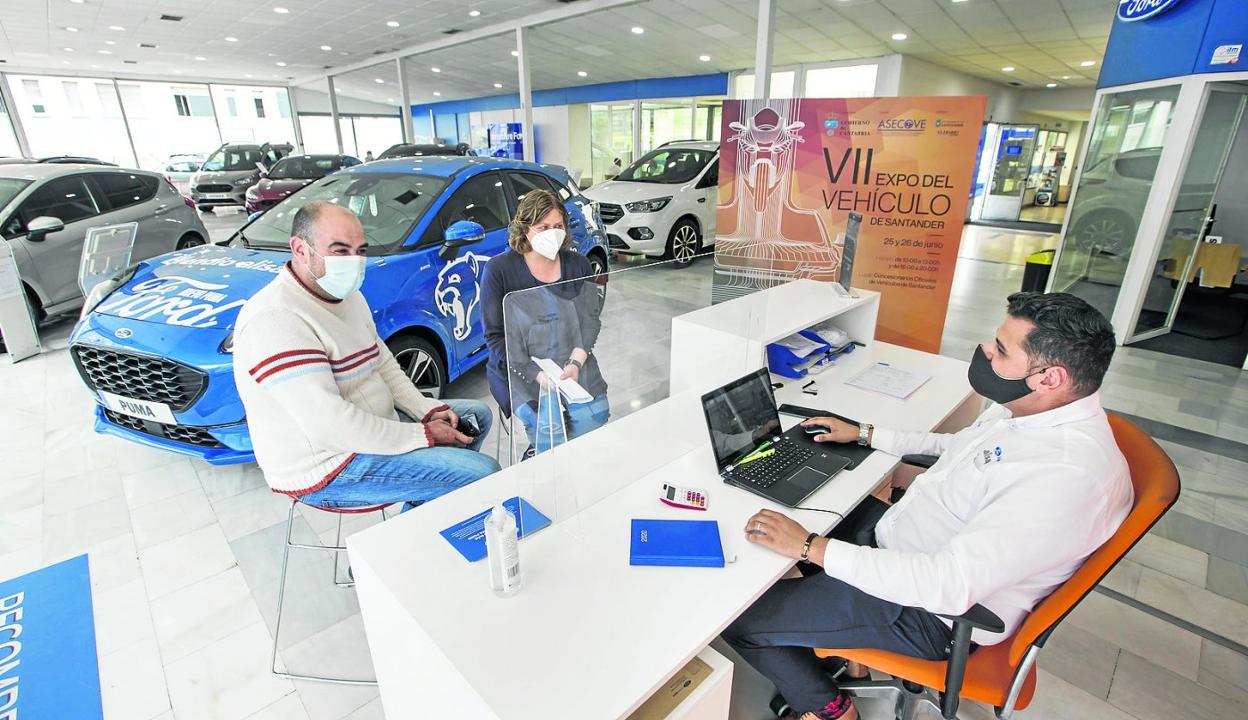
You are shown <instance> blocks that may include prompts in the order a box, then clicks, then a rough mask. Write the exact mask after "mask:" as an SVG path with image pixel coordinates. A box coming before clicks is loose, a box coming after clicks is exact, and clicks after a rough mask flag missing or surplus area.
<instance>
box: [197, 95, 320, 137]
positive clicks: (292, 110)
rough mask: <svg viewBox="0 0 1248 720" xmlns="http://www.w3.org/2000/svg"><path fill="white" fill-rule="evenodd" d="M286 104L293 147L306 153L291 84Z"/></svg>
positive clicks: (214, 117)
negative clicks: (293, 136)
mask: <svg viewBox="0 0 1248 720" xmlns="http://www.w3.org/2000/svg"><path fill="white" fill-rule="evenodd" d="M286 104H287V105H289V106H290V121H291V123H292V126H293V127H294V129H295V149H296V150H298V151H299V152H300V153H306V152H307V151H308V150H307V148H305V147H304V146H303V128H302V127H300V125H299V103H298V102H297V101H296V100H295V87H294V86H293V85H287V86H286ZM213 105H214V108H213V111H212V118H213V119H214V120H216V118H217V111H216V108H215V105H216V103H213ZM220 130H221V128H220V125H218V126H217V131H218V132H220Z"/></svg>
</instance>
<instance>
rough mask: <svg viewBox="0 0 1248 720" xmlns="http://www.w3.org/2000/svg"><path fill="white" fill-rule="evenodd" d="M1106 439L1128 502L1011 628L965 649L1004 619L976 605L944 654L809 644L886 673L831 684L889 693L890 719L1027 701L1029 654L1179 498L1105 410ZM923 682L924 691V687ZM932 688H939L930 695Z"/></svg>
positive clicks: (1172, 475)
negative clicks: (1118, 518) (1125, 481)
mask: <svg viewBox="0 0 1248 720" xmlns="http://www.w3.org/2000/svg"><path fill="white" fill-rule="evenodd" d="M1109 425H1110V427H1111V428H1112V429H1113V432H1114V440H1115V441H1116V442H1117V443H1118V448H1119V449H1120V450H1121V451H1122V454H1123V455H1124V456H1125V457H1126V459H1127V465H1128V466H1129V468H1130V472H1131V484H1132V485H1133V486H1134V487H1135V501H1134V504H1133V506H1132V508H1131V512H1130V513H1129V514H1128V515H1127V517H1126V519H1125V520H1123V522H1122V526H1121V527H1119V528H1118V531H1117V532H1115V533H1114V534H1113V536H1112V537H1110V538H1109V540H1107V541H1106V542H1105V544H1104V545H1102V546H1101V547H1100V548H1099V549H1098V550H1097V551H1096V552H1094V553H1092V555H1090V556H1089V557H1088V559H1087V561H1086V562H1084V564H1083V566H1082V567H1080V568H1079V569H1078V570H1077V571H1075V574H1074V575H1072V576H1071V577H1070V579H1069V580H1067V581H1066V582H1065V583H1063V584H1062V585H1061V586H1060V587H1058V588H1057V590H1055V591H1053V594H1052V595H1049V596H1048V597H1047V598H1045V599H1044V600H1042V601H1041V602H1040V604H1039V605H1037V606H1036V608H1035V609H1034V610H1032V611H1031V613H1030V615H1028V616H1027V619H1026V620H1024V621H1023V624H1022V625H1021V626H1020V627H1019V628H1018V630H1016V631H1015V632H1014V634H1013V635H1012V636H1010V637H1008V638H1006V639H1005V640H1003V641H1002V642H1000V643H998V644H996V645H989V646H986V647H981V648H978V649H976V650H975V651H974V652H971V651H970V642H971V630H973V629H975V628H984V629H986V630H988V631H990V632H1002V631H1003V630H1004V627H1005V626H1004V623H1002V621H1001V619H1000V618H998V617H997V616H996V615H995V614H993V613H992V611H990V610H988V609H987V608H985V607H983V606H981V605H976V606H974V607H972V608H971V609H970V610H968V611H967V612H966V613H964V614H963V615H960V616H957V617H953V616H943V617H947V618H948V619H950V620H952V621H953V647H952V650H951V651H950V657H949V659H948V660H921V659H918V658H913V657H909V656H907V655H899V654H897V653H891V652H885V651H883V650H871V649H856V650H816V651H815V654H816V655H818V656H819V657H821V658H827V657H833V656H836V657H843V658H847V659H849V660H851V661H854V662H858V663H861V664H863V665H866V666H869V667H871V668H874V669H876V670H879V671H881V672H884V673H888V674H889V675H892V676H893V679H891V680H880V681H873V680H848V681H845V682H842V683H839V685H840V687H841V689H843V690H845V691H846V692H848V693H850V694H851V695H861V696H866V697H869V696H881V695H883V696H895V697H896V698H897V705H896V717H897V719H898V720H911V718H912V717H913V716H914V713H915V710H916V709H917V706H918V705H919V704H920V703H926V704H930V705H931V706H933V707H935V708H937V709H939V710H940V713H941V715H942V716H944V717H945V718H947V720H953V719H954V718H956V717H957V713H958V702H959V700H960V698H962V697H966V698H970V699H971V700H976V701H978V702H982V703H986V704H988V705H992V706H993V707H995V708H996V715H997V717H998V718H1002V719H1004V718H1008V717H1010V715H1011V713H1013V712H1014V710H1015V709H1016V708H1017V709H1021V708H1025V707H1027V705H1028V704H1029V703H1030V702H1031V698H1032V695H1034V694H1035V691H1036V656H1037V655H1038V654H1039V652H1040V648H1042V647H1044V643H1045V641H1047V640H1048V639H1049V636H1050V635H1052V634H1053V630H1054V629H1056V628H1057V624H1058V623H1060V622H1061V621H1062V620H1063V619H1065V617H1066V616H1067V615H1068V614H1070V611H1071V610H1073V609H1074V607H1075V606H1076V605H1078V604H1079V602H1080V601H1081V600H1083V598H1084V597H1085V596H1086V595H1087V594H1088V593H1090V592H1092V588H1094V587H1096V585H1097V583H1099V582H1100V581H1101V579H1102V578H1104V577H1105V576H1106V575H1107V574H1109V571H1110V570H1112V569H1113V567H1114V566H1115V565H1117V564H1118V561H1119V560H1121V559H1122V557H1123V556H1124V555H1126V554H1127V552H1128V551H1129V550H1130V549H1131V548H1132V547H1134V546H1135V544H1136V543H1137V542H1138V541H1139V539H1140V538H1141V537H1143V536H1144V533H1146V532H1148V530H1149V528H1151V527H1152V526H1153V524H1154V523H1156V522H1157V520H1159V519H1160V518H1161V516H1162V515H1164V514H1165V513H1166V511H1167V510H1169V509H1170V506H1171V505H1173V504H1174V502H1175V500H1177V499H1178V497H1179V475H1178V471H1176V470H1175V467H1174V463H1172V462H1171V461H1170V458H1169V457H1167V456H1166V453H1165V452H1164V451H1162V449H1161V447H1159V446H1158V445H1157V443H1155V442H1153V439H1152V438H1150V437H1149V436H1148V435H1146V434H1144V431H1142V430H1140V429H1139V428H1138V427H1136V426H1135V425H1132V424H1131V423H1130V422H1128V421H1127V420H1124V419H1123V418H1121V417H1118V416H1116V415H1110V416H1109ZM929 688H930V689H929ZM933 690H935V691H937V692H939V693H940V699H939V701H937V699H936V696H935V695H934V694H933V692H932V691H933Z"/></svg>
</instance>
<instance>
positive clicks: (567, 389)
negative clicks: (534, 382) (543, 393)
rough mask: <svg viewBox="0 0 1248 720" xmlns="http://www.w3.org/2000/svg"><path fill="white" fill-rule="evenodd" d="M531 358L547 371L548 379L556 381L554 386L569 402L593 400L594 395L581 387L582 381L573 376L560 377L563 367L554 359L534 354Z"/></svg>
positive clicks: (575, 403) (576, 403)
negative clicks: (574, 378) (536, 356)
mask: <svg viewBox="0 0 1248 720" xmlns="http://www.w3.org/2000/svg"><path fill="white" fill-rule="evenodd" d="M529 359H530V360H532V361H533V362H534V363H536V364H537V366H538V367H539V368H541V369H542V372H544V373H546V379H547V380H549V381H550V382H552V383H554V386H555V387H556V388H558V389H559V394H560V395H563V398H564V399H565V400H567V401H568V402H570V403H572V404H573V405H580V404H584V403H587V402H592V401H593V399H594V396H593V395H590V394H589V391H587V390H586V389H585V388H583V387H581V384H580V383H578V382H577V381H575V380H573V379H572V378H561V377H560V376H561V375H562V374H563V368H561V367H559V366H558V365H556V364H555V361H554V360H551V359H550V358H535V357H532V356H530V357H529Z"/></svg>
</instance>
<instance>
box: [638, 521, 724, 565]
mask: <svg viewBox="0 0 1248 720" xmlns="http://www.w3.org/2000/svg"><path fill="white" fill-rule="evenodd" d="M631 532H632V539H631V541H630V543H629V551H628V564H629V565H663V566H669V567H723V566H724V547H723V545H722V544H720V541H719V523H718V522H716V521H714V520H633V524H632V531H631Z"/></svg>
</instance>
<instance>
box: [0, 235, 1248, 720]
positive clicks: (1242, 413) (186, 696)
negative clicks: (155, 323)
mask: <svg viewBox="0 0 1248 720" xmlns="http://www.w3.org/2000/svg"><path fill="white" fill-rule="evenodd" d="M237 222H238V216H231V215H228V214H226V215H225V216H223V217H220V218H210V219H209V223H210V227H211V228H213V230H214V235H220V234H222V233H226V232H228V230H229V228H231V227H232V226H233V225H234V224H236V223H237ZM1053 244H1054V240H1053V237H1052V236H1051V235H1044V234H1032V233H1017V232H1013V231H1002V230H996V229H992V228H984V227H973V228H970V229H968V231H967V235H966V238H965V240H964V243H963V247H962V258H961V260H960V261H959V265H958V269H957V274H956V276H955V280H954V287H953V294H952V298H951V303H950V312H949V318H948V322H947V325H946V327H945V334H944V343H943V346H942V352H944V353H945V354H948V355H952V356H955V357H961V358H965V357H968V356H969V354H970V351H971V348H972V347H973V345H974V344H975V343H976V342H979V341H980V340H982V339H983V338H984V336H985V335H986V334H988V333H989V332H990V331H991V330H992V328H994V327H995V326H996V324H997V323H998V322H999V321H1000V319H1001V317H1002V315H1003V312H1004V303H1003V300H1004V297H1005V295H1006V294H1008V293H1009V292H1010V291H1011V290H1013V289H1015V288H1017V287H1018V286H1019V283H1020V281H1021V277H1022V267H1021V258H1022V257H1024V256H1025V255H1026V254H1027V253H1028V252H1031V251H1034V250H1035V249H1040V248H1044V247H1052V246H1053ZM629 267H631V266H629ZM709 277H710V263H709V262H707V261H705V260H703V261H700V262H699V263H698V264H696V265H695V266H694V267H692V268H690V269H688V270H673V269H671V268H638V269H636V270H634V271H633V272H632V274H630V276H629V279H628V280H627V281H622V282H620V283H617V284H614V285H613V286H612V287H613V288H614V290H613V292H617V293H618V294H619V295H620V296H621V297H624V296H627V297H630V298H636V299H638V301H639V302H640V299H642V298H648V299H649V303H650V304H649V305H647V306H646V311H647V312H650V313H653V314H655V315H661V314H662V313H664V312H666V313H669V314H679V312H683V310H682V308H687V307H692V306H694V305H696V304H698V303H701V302H705V300H704V299H702V298H704V297H707V296H708V295H709ZM691 299H692V300H691ZM69 327H70V323H68V322H63V323H59V324H56V325H53V326H52V327H49V328H46V329H45V330H46V339H47V344H48V350H47V352H45V353H44V354H43V355H41V356H39V357H37V358H33V359H30V360H27V361H24V362H21V363H18V364H14V365H10V364H8V362H7V359H0V408H2V409H0V457H3V458H4V464H5V470H6V473H5V475H6V477H5V481H4V482H3V484H0V580H4V579H8V578H11V577H13V576H16V575H19V574H21V573H24V572H27V571H29V570H33V569H36V568H38V567H41V566H43V565H46V564H48V563H51V562H55V561H57V560H61V559H64V558H67V557H72V556H74V555H77V554H79V553H83V552H86V553H88V554H89V556H90V565H91V573H92V585H93V589H94V599H95V613H96V628H97V635H98V637H97V642H98V651H99V658H100V677H101V685H102V690H103V696H104V705H105V713H106V717H107V718H109V719H110V720H167V719H172V718H177V720H188V719H191V718H214V719H218V720H242V719H244V718H251V719H260V718H263V719H266V720H275V719H278V718H281V719H292V718H299V719H303V718H308V719H324V720H339V719H347V718H350V719H353V720H364V719H367V718H373V719H375V718H381V717H382V710H381V705H380V701H379V700H378V698H377V693H376V691H375V690H373V689H368V688H343V687H340V686H325V685H318V684H309V683H300V682H294V683H292V682H289V681H286V680H280V679H277V678H274V677H273V676H272V675H271V674H270V673H269V672H268V662H269V647H270V642H271V638H272V635H271V633H272V631H273V626H274V619H275V614H276V612H275V608H276V591H277V578H278V568H279V561H280V554H281V535H282V531H283V526H284V522H285V518H286V511H287V508H288V505H287V503H286V502H285V501H283V500H282V498H280V497H278V496H276V495H274V494H272V493H270V492H269V491H268V490H267V488H266V486H265V484H264V480H263V478H262V477H261V476H260V474H259V472H258V471H257V470H256V469H255V468H254V467H252V466H232V467H211V466H208V465H205V464H203V463H199V462H194V461H191V460H187V459H184V458H181V457H178V456H174V455H168V454H164V453H159V452H156V451H151V450H147V449H144V448H141V447H138V446H134V445H131V444H127V443H124V442H121V441H118V440H115V439H113V438H110V437H105V436H100V435H96V434H94V433H93V432H92V430H91V427H90V422H89V418H90V410H91V404H92V401H91V399H90V397H89V396H88V395H87V393H86V391H85V390H84V389H83V387H82V385H81V383H80V382H79V380H78V378H77V376H76V375H75V373H74V371H73V368H72V364H71V362H70V359H69V356H68V353H67V352H66V351H65V349H64V348H65V338H66V336H67V335H68V331H69ZM654 337H655V338H657V339H656V340H655V341H656V342H659V341H661V338H660V336H659V335H654ZM658 354H659V355H665V354H666V351H665V350H664V351H663V352H660V353H658ZM642 375H643V373H637V377H641V376H642ZM452 394H453V395H456V396H466V397H477V398H484V397H486V396H488V391H487V388H486V384H485V381H484V377H483V373H481V372H480V371H479V370H478V371H474V372H472V373H469V374H468V376H466V377H465V378H463V379H461V380H460V381H458V382H457V383H456V384H455V385H454V386H453V387H452ZM652 394H653V389H652V388H649V387H646V386H644V385H643V384H642V383H641V382H640V381H638V382H637V383H635V384H634V385H633V394H632V395H631V396H626V395H625V394H624V393H621V396H622V397H621V398H620V399H619V401H620V402H632V401H634V400H635V401H637V402H645V400H646V398H647V397H650V396H651V395H652ZM1103 397H1104V401H1105V404H1106V405H1107V406H1108V407H1109V408H1111V409H1114V410H1118V411H1122V412H1125V413H1129V414H1131V415H1133V416H1136V418H1137V419H1138V421H1139V422H1141V423H1143V424H1145V425H1146V427H1147V428H1148V430H1149V432H1150V433H1153V434H1154V435H1155V436H1156V437H1158V438H1159V439H1161V441H1162V443H1163V445H1164V447H1165V448H1166V450H1167V451H1168V452H1169V453H1170V454H1171V456H1172V457H1173V458H1174V460H1175V462H1176V463H1177V464H1178V465H1179V466H1180V472H1181V474H1182V476H1183V480H1184V483H1185V487H1184V494H1183V497H1182V499H1181V500H1180V503H1179V506H1178V507H1176V508H1175V510H1174V511H1172V512H1171V513H1170V515H1169V516H1167V518H1166V519H1165V521H1164V522H1163V523H1162V524H1161V525H1160V526H1159V527H1158V528H1157V530H1156V532H1155V533H1154V534H1153V535H1150V536H1149V537H1148V538H1147V539H1146V541H1145V542H1143V543H1142V544H1141V545H1140V546H1139V547H1137V548H1136V549H1135V550H1134V551H1133V552H1132V553H1131V556H1130V560H1129V561H1127V562H1126V563H1124V564H1123V565H1122V566H1121V567H1120V568H1118V569H1117V570H1116V571H1115V572H1114V573H1113V575H1112V576H1111V577H1110V578H1109V579H1108V580H1107V581H1106V583H1105V590H1106V592H1103V593H1094V594H1093V595H1091V596H1090V597H1089V598H1088V599H1087V600H1085V601H1084V603H1083V604H1082V605H1081V606H1080V607H1079V608H1078V610H1077V611H1076V612H1075V613H1073V614H1072V616H1071V617H1070V618H1069V620H1068V622H1066V623H1065V624H1064V625H1063V626H1062V627H1061V628H1060V629H1059V631H1058V632H1057V633H1056V634H1055V635H1054V637H1053V638H1052V640H1051V641H1050V643H1049V646H1048V647H1047V648H1046V649H1045V651H1044V652H1043V653H1041V656H1040V668H1041V680H1040V689H1039V693H1038V695H1037V697H1036V700H1035V702H1034V703H1033V705H1032V707H1030V708H1028V709H1027V710H1026V711H1023V712H1020V713H1018V715H1017V717H1020V718H1035V719H1043V720H1063V719H1067V718H1069V719H1072V720H1074V719H1077V720H1084V719H1087V720H1094V719H1095V720H1102V719H1109V720H1115V719H1118V718H1121V719H1124V720H1125V719H1129V718H1137V719H1138V720H1152V719H1153V718H1170V717H1183V718H1200V719H1204V718H1209V719H1213V718H1239V717H1246V716H1248V658H1246V657H1245V656H1244V655H1243V654H1241V653H1242V652H1243V650H1244V646H1245V645H1248V570H1246V569H1245V565H1244V564H1245V563H1248V472H1246V471H1248V375H1245V374H1244V373H1241V372H1239V371H1234V370H1231V369H1229V368H1225V367H1220V366H1214V365H1209V364H1205V363H1201V362H1197V361H1189V360H1182V359H1177V358H1170V357H1167V356H1163V355H1157V354H1154V353H1149V352H1146V351H1138V350H1133V349H1131V348H1125V349H1122V350H1121V351H1120V352H1119V354H1118V356H1117V357H1116V359H1115V363H1114V366H1113V368H1112V369H1111V373H1110V377H1109V380H1108V382H1107V384H1106V387H1105V390H1104V394H1103ZM625 409H626V408H621V411H623V410H625ZM493 447H494V443H493V442H492V441H490V442H487V444H486V448H487V449H490V450H492V449H493ZM334 521H335V518H334V517H332V516H328V515H326V514H324V513H320V512H316V511H313V510H308V509H306V508H300V509H299V513H298V515H297V517H296V526H295V533H296V535H297V537H302V538H308V539H310V538H312V537H313V536H316V537H319V538H320V539H322V540H332V539H333V535H334V532H335V526H334ZM376 521H377V519H376V518H370V517H353V518H349V519H348V520H347V529H348V531H350V530H351V529H355V528H358V527H363V526H365V525H367V524H369V523H372V522H376ZM332 571H333V561H332V559H331V558H330V557H328V556H326V555H324V554H311V553H296V554H294V555H292V565H291V571H290V578H289V580H288V587H287V592H288V596H289V597H292V598H294V599H295V601H296V602H295V604H294V605H292V606H291V607H290V608H289V609H288V611H287V614H286V615H285V616H284V618H283V624H282V641H281V645H280V648H281V655H280V659H279V660H280V662H281V663H283V664H284V665H285V666H287V667H290V668H291V669H294V670H304V671H306V670H310V669H317V670H331V671H336V672H339V673H343V674H352V675H368V674H369V673H370V672H371V667H370V662H369V658H368V653H367V648H366V645H365V642H364V637H363V631H362V627H361V624H360V618H359V609H358V605H357V604H356V601H355V598H354V595H353V593H352V592H351V591H349V590H338V589H336V588H334V587H333V586H332V585H330V578H331V573H332ZM765 699H766V698H762V700H761V702H762V703H765ZM759 707H760V701H759V699H758V698H757V697H753V698H751V699H750V700H749V702H747V703H743V704H742V706H741V707H739V708H738V711H736V712H734V717H741V718H745V719H747V720H761V719H762V718H763V717H765V711H763V710H760V709H759ZM864 711H865V716H866V717H867V718H868V720H877V719H882V718H885V717H887V716H888V715H889V713H888V711H887V709H886V708H884V707H883V706H879V705H873V704H868V705H864ZM990 715H991V712H990V711H989V710H987V709H985V708H982V707H978V706H974V705H969V706H966V707H965V708H964V710H963V712H962V717H964V718H976V719H979V718H988V717H990ZM404 720H405V719H404Z"/></svg>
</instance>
